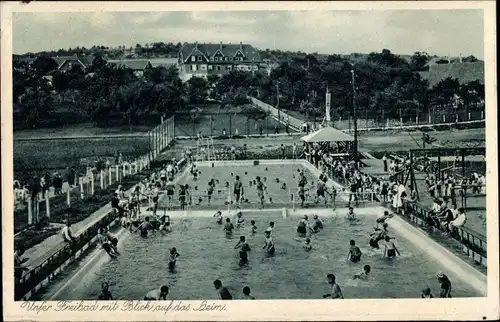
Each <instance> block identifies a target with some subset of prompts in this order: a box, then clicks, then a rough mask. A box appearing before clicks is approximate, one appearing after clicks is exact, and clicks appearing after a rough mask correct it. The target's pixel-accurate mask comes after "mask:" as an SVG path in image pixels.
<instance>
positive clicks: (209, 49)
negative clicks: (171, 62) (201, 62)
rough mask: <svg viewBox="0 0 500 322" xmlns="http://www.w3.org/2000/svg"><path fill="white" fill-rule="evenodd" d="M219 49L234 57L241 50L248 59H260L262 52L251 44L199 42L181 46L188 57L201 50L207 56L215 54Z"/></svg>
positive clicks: (183, 56) (185, 57)
mask: <svg viewBox="0 0 500 322" xmlns="http://www.w3.org/2000/svg"><path fill="white" fill-rule="evenodd" d="M218 50H220V51H221V52H222V54H223V55H224V56H227V57H234V56H235V55H236V53H237V52H238V51H239V50H241V52H242V53H243V54H244V55H245V57H246V60H247V61H252V60H253V61H260V60H261V59H260V54H259V52H258V50H257V49H255V48H254V47H253V46H252V45H249V44H243V43H240V44H222V43H220V44H198V43H185V44H184V45H183V46H182V48H181V54H182V58H183V59H184V60H185V59H187V58H188V57H189V56H190V55H191V53H193V52H200V53H201V54H202V55H204V56H205V57H207V58H208V57H211V56H213V55H214V54H215V53H216V52H217V51H218Z"/></svg>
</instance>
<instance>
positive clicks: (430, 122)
mask: <svg viewBox="0 0 500 322" xmlns="http://www.w3.org/2000/svg"><path fill="white" fill-rule="evenodd" d="M429 124H432V119H431V113H429Z"/></svg>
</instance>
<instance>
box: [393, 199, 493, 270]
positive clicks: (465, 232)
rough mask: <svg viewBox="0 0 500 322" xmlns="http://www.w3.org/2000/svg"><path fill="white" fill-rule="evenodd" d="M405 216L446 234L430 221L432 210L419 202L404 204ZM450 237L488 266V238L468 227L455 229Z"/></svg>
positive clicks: (474, 258) (468, 253)
mask: <svg viewBox="0 0 500 322" xmlns="http://www.w3.org/2000/svg"><path fill="white" fill-rule="evenodd" d="M403 210H404V215H403V216H406V217H407V218H408V219H409V220H410V221H411V222H413V223H415V224H417V225H419V226H428V227H431V228H432V229H433V230H434V231H439V232H443V233H445V231H444V230H443V228H442V227H441V226H440V225H438V224H437V223H436V222H435V221H432V222H430V221H428V220H427V218H428V213H429V211H430V208H429V207H427V206H424V205H422V204H420V203H418V202H410V201H406V202H404V203H403ZM450 237H451V238H453V239H454V240H456V241H458V242H459V243H460V244H462V246H463V251H464V252H465V253H466V254H467V255H468V256H469V257H471V258H472V259H473V260H474V261H475V262H477V263H479V264H480V265H483V266H486V260H487V242H486V236H483V235H481V234H479V233H478V232H474V231H471V230H470V229H468V228H467V227H455V229H454V231H452V232H451V234H450Z"/></svg>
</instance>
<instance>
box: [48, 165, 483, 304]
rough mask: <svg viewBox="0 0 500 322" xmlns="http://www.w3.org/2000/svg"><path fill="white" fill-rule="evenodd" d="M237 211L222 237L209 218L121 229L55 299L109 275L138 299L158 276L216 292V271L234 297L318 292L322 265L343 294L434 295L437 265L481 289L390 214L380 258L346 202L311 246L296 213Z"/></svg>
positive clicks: (463, 292) (178, 288)
mask: <svg viewBox="0 0 500 322" xmlns="http://www.w3.org/2000/svg"><path fill="white" fill-rule="evenodd" d="M202 171H203V170H202ZM243 216H244V218H245V219H246V224H245V226H244V227H242V228H240V229H237V230H236V231H235V233H234V235H233V238H232V239H228V238H226V237H225V235H224V233H223V231H222V226H220V225H218V224H217V223H216V222H215V219H213V218H189V217H187V218H184V219H182V220H181V219H180V218H177V219H174V220H173V228H174V230H173V232H172V233H169V234H165V235H163V234H161V233H155V234H153V235H151V236H149V237H148V238H141V237H139V236H138V235H137V234H131V233H130V232H128V231H127V232H125V237H122V238H121V240H120V243H119V247H120V251H121V256H119V257H118V258H117V259H115V260H106V262H105V263H104V264H103V265H102V266H101V267H99V268H97V269H96V270H95V271H92V270H91V271H89V272H88V274H86V275H85V276H84V277H83V278H81V279H78V281H73V282H72V285H71V286H72V287H68V288H66V290H65V291H63V292H59V293H58V295H57V297H56V298H55V299H54V300H76V299H87V300H91V299H96V298H97V297H98V295H99V293H100V285H101V283H102V282H109V283H110V284H111V286H110V290H111V292H112V293H113V296H114V297H115V298H116V299H121V300H132V299H134V300H138V299H142V298H143V297H144V295H145V294H146V293H147V292H148V291H150V290H152V289H155V288H158V287H159V286H161V285H163V284H165V285H168V286H169V287H170V293H169V295H168V298H169V299H218V293H217V291H216V290H215V289H214V287H213V284H212V283H213V281H214V280H215V279H220V280H221V281H222V282H223V285H224V286H226V287H228V289H229V290H230V292H231V293H232V295H233V298H235V299H238V298H241V297H242V289H243V287H244V286H249V287H250V288H251V289H252V295H253V296H255V297H256V298H257V299H321V298H322V295H323V294H325V293H329V287H328V284H327V281H326V274H328V273H333V274H335V275H336V277H337V283H338V284H339V285H340V287H341V288H342V291H343V293H344V296H345V298H357V299H362V298H418V297H420V293H421V291H422V289H423V288H425V287H430V288H431V290H432V293H433V295H434V296H439V284H438V282H437V279H436V273H437V272H438V271H443V272H445V273H446V274H447V275H448V276H449V277H450V279H451V281H452V284H453V289H452V295H453V297H475V296H480V294H478V293H477V291H475V290H474V289H472V288H471V287H470V286H469V285H468V284H465V283H463V282H462V281H461V280H460V279H459V278H458V277H456V276H454V275H453V274H449V273H447V270H446V268H445V267H441V265H440V264H439V263H438V262H437V261H435V260H434V259H432V258H431V257H430V256H429V255H428V254H426V253H425V251H424V250H422V249H418V248H416V247H415V246H414V245H413V244H411V243H409V242H408V241H407V240H405V239H404V236H400V235H398V232H397V231H393V230H391V225H390V221H389V235H391V236H394V237H395V238H396V239H395V244H396V246H397V248H398V249H399V250H400V252H401V256H400V257H397V258H395V259H392V260H388V259H386V258H383V243H381V244H380V245H381V249H380V250H372V249H371V248H370V247H369V245H368V235H369V233H370V232H371V230H372V227H373V225H374V222H375V217H373V216H359V221H358V222H357V223H356V224H350V223H349V222H348V221H347V220H346V219H345V210H342V211H338V212H337V215H336V216H332V217H327V218H323V221H324V223H325V228H324V229H323V230H322V231H320V232H319V233H317V234H314V235H313V236H312V237H311V239H312V246H313V249H312V251H310V252H306V251H304V250H303V249H302V242H303V238H299V237H298V236H297V234H296V232H295V229H296V223H297V220H298V219H299V218H298V217H297V216H293V215H292V216H289V217H288V218H283V217H282V216H281V213H279V212H277V211H274V212H273V211H259V212H248V213H244V215H243ZM251 219H254V220H255V221H256V225H257V227H258V233H257V234H256V235H255V236H251V234H250V220H251ZM233 221H234V219H233ZM270 221H274V222H275V225H276V226H275V229H274V232H273V236H274V240H275V244H276V254H275V256H274V257H267V256H266V254H265V253H264V251H263V250H262V246H263V245H264V236H263V232H264V230H265V229H266V228H267V227H268V225H269V222H270ZM241 235H244V236H246V237H247V242H248V243H249V245H250V247H251V251H250V255H249V258H250V263H249V265H248V266H247V267H243V268H241V267H239V265H238V262H239V254H238V250H236V249H234V246H235V245H236V243H237V242H238V239H239V236H241ZM350 239H354V240H355V241H356V242H357V245H358V246H359V247H360V248H361V251H362V252H363V255H362V258H361V262H359V263H351V262H349V261H347V252H348V249H349V240H350ZM172 247H176V248H177V250H178V252H179V253H180V257H179V258H178V262H177V268H176V270H175V272H169V270H168V269H167V263H168V253H169V249H170V248H172ZM365 264H369V265H370V266H371V268H372V273H371V276H370V278H369V279H368V280H366V281H363V280H354V279H353V275H354V274H357V273H361V272H362V270H363V265H365Z"/></svg>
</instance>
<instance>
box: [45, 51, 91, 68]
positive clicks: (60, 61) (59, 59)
mask: <svg viewBox="0 0 500 322" xmlns="http://www.w3.org/2000/svg"><path fill="white" fill-rule="evenodd" d="M94 58H95V56H94V55H88V56H80V57H79V56H78V55H77V54H73V55H71V56H55V57H52V59H53V60H55V62H56V63H57V66H58V68H61V67H62V65H64V63H66V62H79V63H81V64H82V65H83V67H85V68H87V67H89V66H90V65H91V64H92V62H93V61H94Z"/></svg>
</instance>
